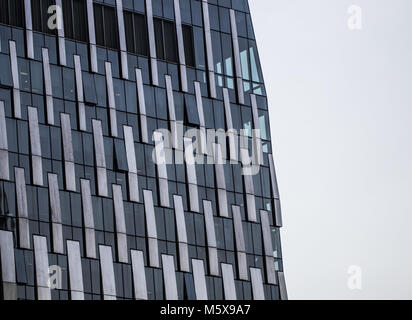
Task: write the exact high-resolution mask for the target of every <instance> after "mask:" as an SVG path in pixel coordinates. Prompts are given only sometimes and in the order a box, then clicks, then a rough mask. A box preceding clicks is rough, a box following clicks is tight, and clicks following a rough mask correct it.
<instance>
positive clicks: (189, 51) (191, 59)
mask: <svg viewBox="0 0 412 320" xmlns="http://www.w3.org/2000/svg"><path fill="white" fill-rule="evenodd" d="M182 32H183V43H184V47H185V58H186V65H188V66H190V67H194V66H195V54H194V47H193V28H192V26H189V25H186V24H184V25H182Z"/></svg>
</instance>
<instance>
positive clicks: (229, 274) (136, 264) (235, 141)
mask: <svg viewBox="0 0 412 320" xmlns="http://www.w3.org/2000/svg"><path fill="white" fill-rule="evenodd" d="M272 155H273V152H272V146H271V139H270V130H269V113H268V104H267V99H266V90H265V86H264V83H263V77H262V71H261V66H260V63H259V56H258V51H257V46H256V41H255V35H254V31H253V26H252V21H251V16H250V13H249V7H248V2H247V0H209V1H206V0H202V1H199V0H134V1H133V0H104V1H103V0H98V1H97V0H96V1H93V0H0V259H1V284H2V285H1V297H2V298H3V299H44V300H48V299H53V300H55V299H56V300H58V299H63V300H64V299H76V300H77V299H79V300H81V299H93V300H99V299H168V300H175V299H199V300H205V299H214V300H222V299H238V300H252V299H268V300H270V299H287V294H286V288H285V280H284V274H283V266H282V253H281V244H280V235H279V228H280V227H281V226H282V219H281V212H280V210H281V209H280V202H279V192H278V187H277V182H276V174H275V168H274V162H273V156H272Z"/></svg>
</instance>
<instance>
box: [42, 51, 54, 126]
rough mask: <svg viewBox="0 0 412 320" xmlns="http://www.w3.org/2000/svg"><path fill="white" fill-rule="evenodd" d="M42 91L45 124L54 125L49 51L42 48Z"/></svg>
mask: <svg viewBox="0 0 412 320" xmlns="http://www.w3.org/2000/svg"><path fill="white" fill-rule="evenodd" d="M42 58H43V77H44V91H45V94H46V110H47V112H46V113H47V123H48V124H50V125H54V107H53V90H52V83H51V75H50V62H49V49H47V48H42Z"/></svg>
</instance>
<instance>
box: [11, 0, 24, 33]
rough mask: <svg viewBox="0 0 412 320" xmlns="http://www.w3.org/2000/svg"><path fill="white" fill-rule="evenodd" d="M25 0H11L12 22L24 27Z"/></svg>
mask: <svg viewBox="0 0 412 320" xmlns="http://www.w3.org/2000/svg"><path fill="white" fill-rule="evenodd" d="M23 1H24V0H9V10H10V11H9V13H10V24H11V25H13V26H17V27H22V28H24V3H23Z"/></svg>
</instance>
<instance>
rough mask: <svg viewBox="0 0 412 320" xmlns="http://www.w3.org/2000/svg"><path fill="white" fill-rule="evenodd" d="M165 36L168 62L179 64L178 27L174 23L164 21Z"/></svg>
mask: <svg viewBox="0 0 412 320" xmlns="http://www.w3.org/2000/svg"><path fill="white" fill-rule="evenodd" d="M163 35H164V43H165V55H166V60H168V61H172V62H178V56H177V37H176V27H175V24H174V23H173V22H170V21H166V20H163Z"/></svg>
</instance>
